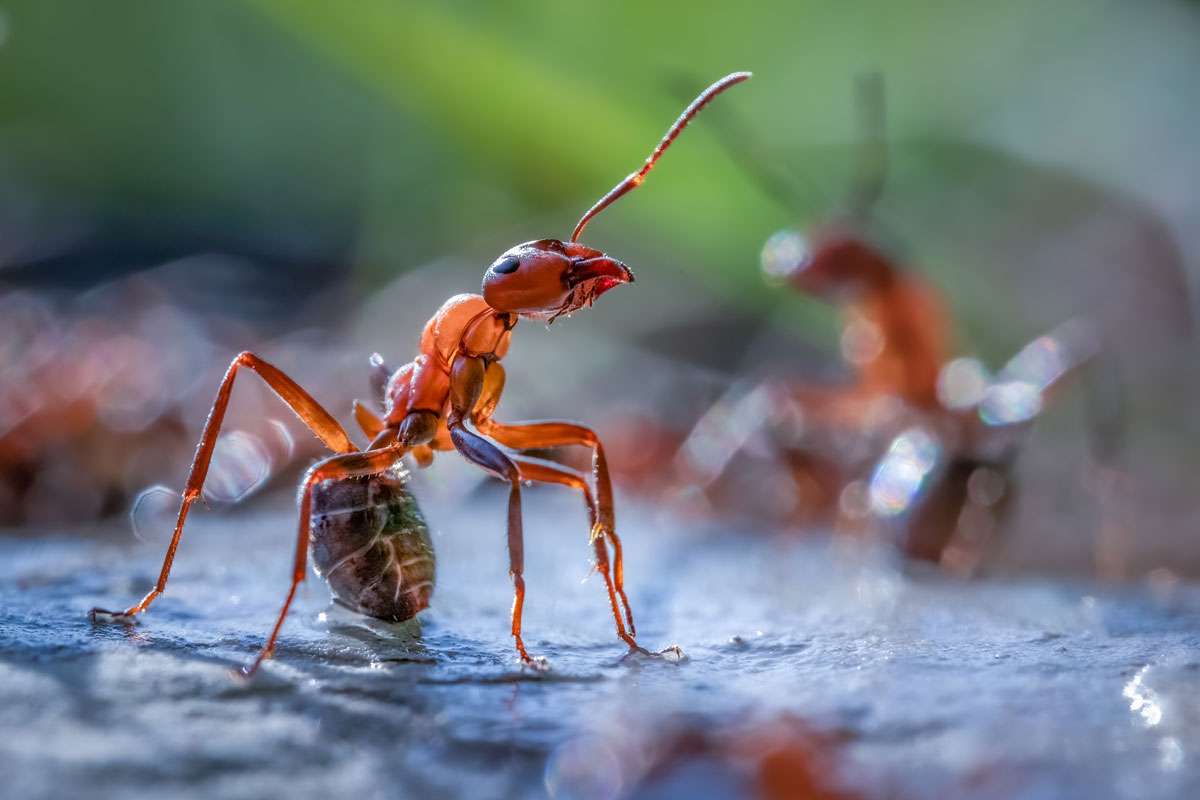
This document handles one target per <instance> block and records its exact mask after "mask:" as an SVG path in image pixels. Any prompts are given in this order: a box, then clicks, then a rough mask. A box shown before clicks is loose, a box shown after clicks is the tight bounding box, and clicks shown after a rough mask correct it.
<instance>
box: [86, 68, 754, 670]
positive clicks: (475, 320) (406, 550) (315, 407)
mask: <svg viewBox="0 0 1200 800" xmlns="http://www.w3.org/2000/svg"><path fill="white" fill-rule="evenodd" d="M749 77H750V74H749V73H747V72H736V73H733V74H731V75H728V76H726V77H724V78H722V79H721V80H719V81H717V82H716V83H714V84H713V85H711V86H710V87H708V89H706V90H705V91H704V92H703V93H701V94H700V96H699V97H697V98H696V99H695V100H694V101H693V102H692V103H691V105H689V106H688V107H687V108H686V109H685V110H684V112H683V114H681V115H680V117H679V119H678V120H676V121H675V124H674V125H672V126H671V128H670V129H669V130H668V131H667V133H666V135H665V136H664V137H663V139H662V141H661V142H659V144H658V146H657V147H656V148H655V149H654V151H653V152H652V153H651V155H650V157H649V158H648V159H647V160H646V163H645V164H644V165H642V167H641V168H640V169H639V170H638V171H636V172H634V173H632V174H630V175H629V176H628V177H626V178H625V179H624V180H622V181H621V182H620V183H618V184H617V185H616V186H615V187H614V188H613V189H612V191H610V192H609V193H608V194H606V195H604V196H603V197H602V198H601V199H600V200H599V201H598V202H597V203H596V204H595V205H594V206H592V208H590V209H589V210H588V211H587V212H586V213H585V214H584V215H583V217H582V218H581V219H580V220H579V223H578V224H577V225H576V226H575V230H574V232H573V233H572V235H571V239H570V240H569V241H567V242H563V241H559V240H558V239H540V240H537V241H532V242H526V243H524V244H519V245H517V246H515V247H513V248H510V249H509V250H507V251H506V252H504V253H503V254H502V255H501V256H500V257H499V258H498V259H496V261H495V262H494V263H493V264H492V265H491V266H490V267H488V269H487V272H486V273H485V274H484V276H483V294H482V295H477V294H460V295H456V296H454V297H451V298H450V299H449V300H447V301H446V302H445V304H444V305H443V306H442V307H441V308H440V309H439V310H438V311H437V313H436V314H434V316H433V318H432V319H430V320H429V322H428V323H427V324H426V326H425V329H424V331H423V332H422V334H421V341H420V348H419V349H420V353H419V354H418V355H417V357H416V358H415V359H414V360H413V361H411V362H409V363H408V364H405V365H404V366H402V367H400V368H399V369H398V370H396V371H395V372H390V371H388V370H385V369H384V367H383V364H382V359H380V358H378V357H374V358H373V359H372V361H373V363H374V366H375V368H376V374H375V377H376V385H377V388H378V393H377V395H378V398H379V399H381V400H382V401H383V406H384V415H383V417H382V418H380V417H377V416H376V415H375V414H374V413H373V412H371V411H370V410H368V409H367V408H366V407H365V406H363V405H361V404H358V405H356V408H355V417H356V419H357V420H358V422H359V424H360V426H361V427H362V428H363V430H364V432H366V433H367V435H368V436H371V437H372V441H371V444H370V445H369V446H368V447H367V449H366V450H363V451H359V450H358V448H357V447H355V445H354V443H353V442H351V440H350V437H349V436H348V435H347V434H346V432H345V431H344V430H343V429H342V427H341V426H340V425H339V424H338V422H337V421H336V420H335V419H334V418H333V417H332V416H331V415H330V414H329V413H328V412H327V411H325V409H323V408H322V407H321V406H320V405H319V404H318V403H317V401H316V400H314V399H313V398H312V397H311V396H310V395H309V394H308V393H307V392H305V391H304V390H303V389H302V388H300V386H298V385H297V384H296V383H295V382H294V381H292V379H291V378H289V377H288V376H287V375H285V374H284V373H282V372H281V371H279V370H278V369H276V368H275V367H273V366H271V365H270V364H268V363H266V362H265V361H263V360H262V359H261V358H259V357H258V356H256V355H254V354H253V353H242V354H241V355H239V356H238V357H237V358H236V359H234V361H233V363H232V364H231V365H230V367H229V371H228V372H227V373H226V374H225V378H224V380H223V381H222V382H221V386H220V388H219V389H218V391H217V398H216V401H215V402H214V404H213V407H212V411H211V413H210V414H209V417H208V422H207V423H206V425H205V428H204V433H203V435H202V437H201V439H200V444H199V447H198V449H197V451H196V458H195V461H194V462H193V464H192V471H191V474H190V476H189V477H188V481H187V487H186V489H184V492H183V503H182V505H181V506H180V509H179V518H178V521H177V522H176V525H175V533H174V535H173V537H172V538H171V543H170V546H169V547H168V548H167V554H166V558H165V560H164V561H163V567H162V572H161V574H160V575H159V578H158V582H157V583H156V584H155V586H154V588H153V589H151V590H150V592H149V594H147V595H146V596H145V597H144V598H143V599H142V600H141V601H140V602H139V603H138V604H137V605H134V606H132V607H130V608H128V609H125V610H124V611H120V612H110V611H104V610H102V609H93V611H92V617H93V619H95V618H96V616H97V615H101V614H104V615H111V616H116V617H122V618H129V617H133V616H135V615H137V614H140V613H141V612H143V611H145V610H146V608H147V607H148V606H149V605H150V604H151V603H152V602H154V600H155V598H157V597H158V596H159V595H160V594H162V592H163V590H164V589H165V588H166V584H167V577H168V575H169V574H170V571H171V563H172V561H173V560H174V558H175V550H176V548H177V547H178V546H179V540H180V537H181V535H182V533H183V525H184V521H185V520H186V519H187V514H188V509H189V508H190V507H191V505H192V503H194V502H195V501H196V499H197V498H198V497H199V496H200V492H201V489H202V487H203V485H204V479H205V476H206V475H207V473H208V467H209V462H210V460H211V458H212V454H213V449H214V447H215V446H216V443H217V435H218V432H219V430H220V427H221V421H222V419H223V418H224V416H225V410H226V407H227V406H228V404H229V398H230V393H231V392H232V390H233V382H234V378H236V377H237V374H238V371H239V370H240V369H241V368H243V367H244V368H247V369H250V370H252V371H254V372H255V373H256V374H258V375H259V377H261V378H262V379H263V380H265V381H266V382H267V384H268V385H269V386H270V387H271V388H272V389H273V390H274V391H275V393H276V394H278V395H279V397H280V398H281V399H282V400H283V401H284V402H285V403H287V404H288V406H289V407H291V409H292V410H293V411H294V412H295V413H296V414H297V416H299V417H300V419H301V420H303V421H304V423H305V424H306V425H308V427H309V428H310V429H311V430H312V432H313V433H314V434H316V436H317V437H318V438H319V439H320V440H321V441H322V442H323V443H324V444H325V446H326V447H328V448H329V449H330V450H332V451H333V452H334V453H336V455H334V456H332V457H330V458H327V459H325V460H324V461H321V462H319V463H318V464H316V465H315V466H314V467H312V469H310V470H309V471H308V474H307V475H306V476H305V477H304V480H303V482H302V483H301V487H300V523H299V536H298V539H297V547H296V557H295V567H294V569H293V571H292V583H291V588H290V589H289V590H288V594H287V599H286V600H285V601H284V604H283V608H282V610H281V611H280V613H279V617H278V619H277V620H276V622H275V627H274V628H273V629H272V631H271V635H270V638H268V640H267V643H266V645H265V646H264V647H263V649H262V651H261V652H260V653H259V655H258V657H257V658H256V659H255V661H254V663H253V664H252V665H250V666H249V667H248V668H247V669H246V670H245V672H246V673H247V674H249V673H253V672H254V670H255V669H257V668H258V665H259V664H260V663H262V660H263V659H264V658H267V657H269V656H270V655H271V653H272V651H273V650H274V648H275V641H276V639H277V638H278V636H279V630H280V628H281V627H282V625H283V621H284V619H285V618H286V617H287V612H288V608H289V607H290V606H291V603H292V599H293V597H294V596H295V594H296V587H297V586H298V585H299V584H300V582H301V581H303V580H304V577H305V572H306V570H307V552H308V547H309V543H310V524H311V520H312V518H313V517H314V514H316V515H318V516H320V515H324V514H325V512H327V511H329V512H330V513H336V512H337V511H341V510H343V506H345V508H350V507H353V504H354V503H355V502H363V501H365V502H366V503H367V505H368V506H370V507H371V508H372V510H373V511H375V510H378V507H379V506H386V507H387V508H388V509H389V513H393V514H396V515H399V516H401V517H403V516H404V515H405V514H407V515H408V519H407V521H404V520H403V519H402V520H400V521H399V522H396V523H395V524H389V525H388V526H386V527H383V528H382V529H381V527H380V526H379V525H378V524H376V520H374V518H373V516H372V514H364V515H360V516H351V517H350V518H349V519H350V521H349V522H346V523H345V524H343V525H340V526H339V525H333V526H330V527H328V528H322V529H320V530H314V531H312V535H311V539H312V544H313V551H314V558H315V559H316V560H317V561H318V566H319V567H320V568H321V569H323V570H325V571H326V574H327V575H329V574H332V573H334V572H339V571H344V572H342V573H341V574H339V576H338V579H337V580H333V579H331V580H330V585H331V588H332V590H333V591H334V593H335V595H336V596H337V597H338V599H339V600H340V601H342V602H343V603H345V604H346V605H349V606H350V607H352V608H354V609H355V610H357V611H359V612H361V613H364V614H368V615H371V616H375V617H380V618H383V619H406V618H408V617H411V616H413V615H414V614H415V613H417V612H418V611H420V610H421V609H422V608H424V606H425V604H426V603H427V602H428V597H429V594H430V591H431V589H432V583H431V582H432V552H431V551H428V548H427V547H424V548H422V547H414V546H412V543H410V542H407V541H406V537H404V536H400V535H398V534H401V533H405V532H410V531H412V530H414V529H417V528H421V529H423V523H422V522H421V520H420V518H419V514H417V513H416V506H415V502H413V501H412V500H411V498H409V497H407V492H406V491H405V487H404V485H403V484H402V483H400V482H390V483H389V482H388V481H384V480H382V479H380V478H379V477H378V476H382V475H386V474H388V473H391V472H392V471H393V470H395V469H396V468H397V467H398V465H399V464H400V461H401V459H402V457H403V456H404V455H405V454H408V453H411V454H412V455H413V458H414V459H415V460H416V461H417V463H419V464H421V465H426V464H428V463H430V461H432V459H433V454H434V451H438V450H442V451H448V450H457V451H458V452H459V454H461V455H462V456H463V457H465V458H466V459H467V460H468V461H470V462H472V463H474V464H476V465H477V466H479V467H481V468H483V469H484V470H486V471H487V472H489V473H491V474H492V475H495V476H496V477H499V478H501V479H503V480H504V481H506V482H507V483H508V484H509V487H510V489H509V500H508V552H509V572H510V573H511V575H512V579H513V583H514V585H515V598H514V600H513V607H512V635H513V637H514V639H515V640H516V647H517V652H518V653H519V654H520V656H521V660H522V661H523V662H525V663H530V662H531V661H532V659H530V657H529V654H528V653H527V652H526V650H525V645H524V643H523V642H522V639H521V609H522V606H523V604H524V602H525V581H524V578H523V577H522V572H523V564H524V539H523V536H522V525H521V482H522V481H538V482H543V483H557V484H562V485H565V486H569V487H572V488H575V489H578V490H579V491H580V492H581V493H582V494H583V499H584V502H585V504H586V506H587V509H588V514H589V516H590V518H591V523H592V529H591V540H592V544H593V547H594V550H595V554H596V566H597V569H598V570H599V571H600V573H601V574H602V575H603V576H604V581H605V584H606V586H607V589H608V599H609V603H610V605H611V607H612V613H613V617H614V618H615V620H616V627H617V635H618V636H619V637H620V638H621V639H623V640H624V641H625V642H626V643H627V644H628V645H629V647H630V648H631V649H634V650H638V651H641V652H645V651H642V650H641V648H640V647H639V646H638V644H637V641H636V640H635V639H634V635H635V629H634V625H633V614H632V612H631V611H630V608H629V601H628V599H627V598H626V596H625V590H624V587H623V568H622V561H621V542H620V539H618V538H617V534H616V529H615V523H614V513H613V493H612V486H611V483H610V480H609V471H608V463H607V461H606V459H605V455H604V448H603V447H602V446H601V444H600V440H599V438H598V437H597V436H596V434H595V432H593V431H592V430H591V429H589V428H586V427H584V426H582V425H578V424H575V423H571V422H530V423H520V424H503V423H499V422H496V421H495V420H494V419H493V418H492V412H493V411H494V410H495V408H496V405H497V403H499V401H500V394H501V392H502V391H503V389H504V370H503V368H502V367H501V366H500V363H499V362H500V359H502V358H503V357H504V355H505V353H506V352H507V351H508V345H509V339H510V337H511V335H512V330H513V328H514V327H515V326H516V324H517V321H518V320H519V319H520V318H521V317H528V318H530V319H538V320H546V321H553V320H554V319H555V318H557V317H559V316H561V315H563V314H570V313H571V312H573V311H576V310H578V309H581V308H584V307H587V306H590V305H591V304H592V303H593V302H594V301H595V299H596V298H597V297H599V296H600V295H601V294H603V293H605V292H607V291H608V290H609V289H612V288H614V287H616V286H619V285H621V284H623V283H629V282H631V281H632V280H633V273H632V272H630V270H629V268H628V267H626V266H625V265H624V264H622V263H621V262H620V261H617V260H616V259H614V258H611V257H609V256H607V255H605V254H604V253H602V252H601V251H599V250H595V249H593V248H591V247H587V246H585V245H582V244H579V243H578V241H577V240H578V239H579V235H580V233H582V232H583V229H584V227H585V226H586V225H587V223H588V222H589V221H590V220H591V219H592V218H593V217H594V216H596V215H597V214H599V213H600V212H601V211H603V210H604V209H605V208H607V207H608V206H609V205H610V204H612V203H613V202H614V201H616V200H617V199H619V198H620V197H621V196H623V195H624V194H626V193H627V192H630V191H632V190H633V189H635V188H637V187H638V186H639V185H641V183H642V181H643V180H644V179H645V177H646V175H647V173H649V172H650V170H651V168H652V167H653V166H654V164H655V162H657V161H658V159H659V157H660V156H662V154H663V152H664V151H665V150H666V149H667V148H668V147H669V146H670V144H671V142H673V141H674V140H675V137H676V136H678V135H679V133H680V131H682V130H683V128H684V127H686V126H687V124H688V123H689V122H690V121H691V120H692V118H693V117H694V116H695V115H696V114H697V113H699V111H700V110H701V109H702V108H704V106H705V105H707V104H708V103H709V101H711V100H712V99H713V98H714V97H716V96H717V95H718V94H720V93H721V92H723V91H725V90H726V89H728V88H729V87H731V86H733V85H735V84H738V83H741V82H742V81H744V80H746V79H747V78H749ZM472 428H474V430H472ZM489 439H491V440H492V441H489ZM493 442H494V443H493ZM497 444H499V445H502V446H504V447H507V448H511V449H514V450H530V449H540V448H551V447H558V446H563V445H582V446H584V447H587V448H590V449H591V451H592V458H593V472H594V477H595V493H594V494H593V491H592V489H591V487H590V486H589V484H588V482H587V480H586V479H585V478H584V477H583V476H582V475H580V474H578V473H576V472H574V471H571V470H567V469H563V468H562V467H560V466H557V465H553V464H550V463H546V462H543V461H539V460H536V459H530V458H523V457H519V456H513V455H509V454H507V453H505V452H504V451H502V450H501V449H500V448H499V447H497V446H496V445H497ZM349 478H372V481H369V482H367V484H366V488H365V489H364V490H363V492H365V493H366V494H365V495H364V494H363V492H358V493H357V494H356V495H355V496H354V497H340V496H338V497H332V499H330V500H328V502H330V503H333V504H335V505H337V506H338V508H336V509H333V510H332V511H330V510H329V509H328V508H324V507H322V505H321V497H322V490H321V489H320V488H319V487H321V486H322V485H323V482H325V481H340V480H345V479H349ZM335 494H336V493H335ZM314 495H315V496H316V501H314ZM347 502H349V505H345V504H346V503H347ZM377 534H378V535H377ZM326 536H328V537H333V538H332V540H326V539H324V538H323V537H326ZM350 542H353V545H354V546H349V543H350ZM360 545H361V546H360ZM609 546H611V547H612V551H613V556H612V557H613V565H612V569H611V571H610V568H609V555H608V550H607V547H609ZM356 548H357V549H356ZM410 584H411V585H410ZM618 598H619V599H618ZM622 609H623V611H624V619H622Z"/></svg>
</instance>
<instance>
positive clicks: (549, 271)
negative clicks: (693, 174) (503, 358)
mask: <svg viewBox="0 0 1200 800" xmlns="http://www.w3.org/2000/svg"><path fill="white" fill-rule="evenodd" d="M749 77H750V73H749V72H734V73H732V74H730V75H726V76H725V77H724V78H722V79H721V80H719V81H717V82H716V83H714V84H713V85H711V86H709V87H708V88H707V89H705V90H704V91H703V92H701V93H700V96H699V97H697V98H696V99H695V100H693V101H692V103H691V105H689V106H688V107H687V108H685V109H684V110H683V113H682V114H680V115H679V119H677V120H675V124H674V125H672V126H671V127H670V128H668V129H667V133H666V135H665V136H663V138H662V141H660V142H659V143H658V146H657V147H655V148H654V151H653V152H652V153H650V157H649V158H647V159H646V163H644V164H643V165H642V166H641V168H640V169H639V170H638V171H637V172H633V173H631V174H629V175H628V176H626V177H625V179H624V180H622V181H621V182H620V183H618V184H617V185H616V186H614V187H613V188H612V189H611V190H610V191H609V192H608V194H606V195H604V196H603V197H601V198H600V199H599V200H597V201H596V203H595V205H593V206H592V207H591V208H589V209H588V210H587V211H586V212H584V215H583V216H582V217H581V218H580V220H579V222H578V223H577V224H576V225H575V230H574V232H572V234H571V240H570V241H568V242H562V241H559V240H558V239H539V240H538V241H536V242H526V243H525V244H519V245H517V246H516V247H513V248H511V249H510V250H508V251H507V252H505V253H504V254H503V255H501V256H500V257H499V258H498V259H496V261H495V262H494V263H493V264H492V265H491V266H490V267H488V270H487V272H486V273H484V276H483V299H484V300H485V301H487V304H488V305H489V306H491V307H492V308H494V309H496V310H497V311H504V312H509V313H515V314H520V315H521V316H523V317H532V318H535V319H548V320H550V321H554V319H555V317H558V316H559V315H561V314H569V313H571V312H572V311H576V310H578V309H580V308H583V307H584V306H590V305H591V304H592V303H593V302H594V301H595V299H596V298H597V297H599V296H600V295H602V294H604V293H605V292H607V291H608V290H609V289H611V288H613V287H614V286H619V285H621V284H622V283H632V282H633V273H632V272H630V271H629V267H627V266H625V265H624V264H622V263H621V262H620V261H617V260H616V259H614V258H609V257H608V256H606V255H604V253H602V252H600V251H599V250H595V249H593V248H591V247H586V246H584V245H582V244H579V235H580V234H581V233H583V229H584V228H585V227H587V224H588V223H589V222H590V221H591V220H592V219H593V218H594V217H595V216H596V215H597V214H599V213H600V212H601V211H603V210H604V209H606V208H608V207H609V206H610V205H612V204H613V203H615V202H616V201H617V200H619V199H620V198H621V197H623V196H624V195H626V194H628V193H629V192H631V191H633V190H634V189H636V188H637V187H639V186H641V185H642V182H643V181H644V180H645V179H646V175H647V174H649V172H650V170H651V169H653V168H654V165H655V164H656V163H657V162H658V159H659V158H660V157H661V156H662V154H663V153H664V152H666V150H667V148H668V147H670V146H671V143H672V142H673V141H675V137H677V136H678V135H679V133H680V131H682V130H683V129H684V128H685V127H687V124H688V123H689V122H691V121H692V118H693V117H695V116H696V115H697V114H698V113H700V109H702V108H704V107H705V106H706V105H708V103H709V102H710V101H711V100H712V99H713V98H714V97H716V96H717V95H719V94H720V93H721V92H723V91H725V90H726V89H728V88H729V87H730V86H734V85H736V84H739V83H741V82H742V81H744V80H746V79H748V78H749Z"/></svg>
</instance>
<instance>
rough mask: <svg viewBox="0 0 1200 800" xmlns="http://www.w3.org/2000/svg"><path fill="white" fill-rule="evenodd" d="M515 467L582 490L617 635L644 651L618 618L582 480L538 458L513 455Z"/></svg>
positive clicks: (544, 480)
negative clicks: (514, 456) (515, 456)
mask: <svg viewBox="0 0 1200 800" xmlns="http://www.w3.org/2000/svg"><path fill="white" fill-rule="evenodd" d="M513 461H514V462H516V465H517V469H519V470H520V472H521V478H523V479H524V480H528V481H538V482H539V483H557V484H561V485H562V486H569V487H571V488H572V489H578V490H579V491H581V492H582V493H583V502H584V504H585V505H586V506H587V510H588V518H589V522H590V523H591V529H592V532H593V535H592V539H591V541H592V546H593V547H594V548H595V551H596V571H597V572H599V573H600V574H601V575H603V576H604V586H605V588H606V589H607V590H608V602H609V605H611V606H612V613H613V620H614V621H615V622H616V624H617V636H618V637H620V638H621V640H622V641H623V642H625V644H627V645H629V648H630V649H631V650H637V651H638V652H642V653H644V652H646V651H645V650H644V649H643V648H642V647H641V646H639V645H638V643H637V640H636V639H634V638H633V636H631V635H630V634H629V633H627V632H626V630H625V623H624V622H623V621H622V620H621V608H620V606H618V605H617V593H616V588H615V586H614V585H613V577H612V572H611V570H610V569H609V563H608V548H607V547H605V545H604V539H603V537H599V536H596V535H595V531H596V513H597V511H596V502H595V500H594V499H593V498H592V490H591V488H590V487H589V486H588V484H587V481H585V480H584V479H583V478H582V477H581V476H580V475H578V474H577V473H575V472H573V471H571V470H567V469H564V468H563V467H560V466H558V465H556V464H548V463H546V462H543V461H540V460H533V459H528V458H514V459H513Z"/></svg>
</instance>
